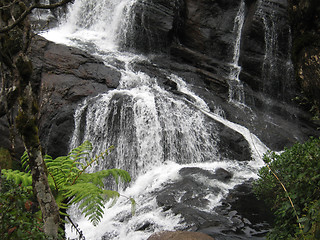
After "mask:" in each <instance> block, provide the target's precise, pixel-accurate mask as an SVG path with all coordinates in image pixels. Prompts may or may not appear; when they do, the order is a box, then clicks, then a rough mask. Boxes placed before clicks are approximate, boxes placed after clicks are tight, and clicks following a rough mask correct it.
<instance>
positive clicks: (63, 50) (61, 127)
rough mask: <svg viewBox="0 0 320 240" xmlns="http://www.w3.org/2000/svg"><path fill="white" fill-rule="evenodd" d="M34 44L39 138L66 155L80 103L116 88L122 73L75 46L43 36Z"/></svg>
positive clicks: (53, 152)
mask: <svg viewBox="0 0 320 240" xmlns="http://www.w3.org/2000/svg"><path fill="white" fill-rule="evenodd" d="M32 43H33V44H32V55H31V59H32V61H33V66H34V75H33V78H34V79H36V81H35V82H34V84H35V86H36V87H38V88H39V89H40V126H39V127H40V128H39V129H40V139H41V141H42V145H43V147H44V149H45V151H46V152H47V153H48V154H50V155H52V156H53V157H56V156H59V155H65V154H67V153H68V150H69V149H68V143H69V141H70V136H71V134H72V131H73V128H74V119H73V114H74V111H75V108H76V106H77V105H78V103H79V102H80V101H82V100H83V99H84V98H86V97H88V96H95V95H97V94H99V93H103V92H107V91H108V90H109V89H113V88H116V87H117V86H118V84H119V81H120V77H121V74H120V72H118V71H117V70H114V69H112V68H110V67H107V66H105V65H104V64H103V62H102V61H101V60H98V59H96V58H94V57H92V56H91V55H89V54H87V53H85V52H83V51H81V50H78V49H76V48H72V47H67V46H63V45H59V44H55V43H52V42H49V41H47V40H45V39H43V38H41V37H36V38H35V39H34V40H33V42H32ZM40 84H41V85H40Z"/></svg>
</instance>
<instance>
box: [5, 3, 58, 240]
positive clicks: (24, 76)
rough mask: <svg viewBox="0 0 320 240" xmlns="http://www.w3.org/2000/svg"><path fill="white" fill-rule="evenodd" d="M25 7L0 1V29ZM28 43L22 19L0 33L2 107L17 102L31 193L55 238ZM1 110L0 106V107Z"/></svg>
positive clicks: (55, 221)
mask: <svg viewBox="0 0 320 240" xmlns="http://www.w3.org/2000/svg"><path fill="white" fill-rule="evenodd" d="M26 9H27V7H26V6H25V4H24V3H23V2H22V1H15V2H13V1H9V0H0V29H4V28H5V27H6V26H10V25H11V24H12V23H13V22H15V21H16V19H18V18H19V16H21V15H22V14H23V13H24V12H25V10H26ZM30 41H31V36H30V24H29V22H28V20H27V18H25V19H24V20H23V21H21V22H20V23H19V24H17V25H16V26H15V27H14V28H13V29H11V30H10V31H8V32H5V33H0V68H1V72H0V75H1V80H2V85H1V103H2V104H1V105H3V107H2V109H4V111H7V112H8V111H9V109H10V107H12V106H13V105H14V104H15V103H16V102H17V101H16V100H18V106H19V113H18V116H17V118H16V126H17V129H18V131H19V133H20V134H21V137H22V140H23V143H24V146H25V149H26V151H27V153H28V155H29V165H30V168H31V173H32V185H33V191H34V194H35V196H36V198H37V200H38V203H39V206H40V209H41V212H42V218H43V222H44V232H45V234H46V235H47V236H48V238H50V239H56V238H57V236H58V227H59V221H60V219H59V208H58V206H57V204H56V201H55V198H54V196H53V194H52V192H51V189H50V187H49V184H48V179H47V172H46V166H45V164H44V161H43V155H42V151H41V145H40V141H39V134H38V127H37V126H38V115H39V109H38V94H37V92H38V91H37V89H33V87H32V70H33V68H32V63H31V61H30V60H29V58H28V51H29V45H30ZM0 110H1V106H0Z"/></svg>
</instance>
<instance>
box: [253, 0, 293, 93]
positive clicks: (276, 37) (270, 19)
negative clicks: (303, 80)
mask: <svg viewBox="0 0 320 240" xmlns="http://www.w3.org/2000/svg"><path fill="white" fill-rule="evenodd" d="M257 9H258V10H257V14H258V16H259V17H260V18H261V19H262V22H263V26H264V33H265V34H264V40H265V55H264V62H263V66H262V78H263V83H264V85H263V91H264V92H273V93H274V95H275V96H276V97H278V98H279V99H285V98H288V99H290V98H291V97H290V96H288V92H287V89H288V86H290V85H291V84H292V81H291V79H292V76H293V66H292V61H291V54H290V50H289V49H291V47H292V46H291V45H292V44H291V42H292V40H291V30H290V26H289V24H288V20H287V19H284V17H283V16H285V14H283V12H285V11H286V5H284V3H283V2H278V1H274V0H260V1H259V5H258V8H257ZM285 42H286V43H287V44H285ZM280 43H282V45H280Z"/></svg>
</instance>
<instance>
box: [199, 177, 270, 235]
mask: <svg viewBox="0 0 320 240" xmlns="http://www.w3.org/2000/svg"><path fill="white" fill-rule="evenodd" d="M215 212H216V213H217V217H216V221H214V222H210V221H208V222H206V223H205V224H203V225H201V226H200V228H199V230H200V231H201V232H204V233H206V234H208V235H210V236H212V237H214V238H216V239H221V240H224V239H228V240H231V239H232V240H233V239H255V240H258V239H261V240H262V239H265V235H266V234H267V233H268V231H269V229H270V228H271V226H270V225H271V223H272V218H273V217H272V215H271V212H270V211H269V210H268V209H267V208H266V206H265V204H264V202H263V201H260V200H257V198H256V196H255V195H254V193H253V192H252V185H251V182H250V181H248V182H245V183H243V184H240V185H237V186H236V187H235V188H234V189H232V190H231V191H230V193H229V194H228V196H227V197H226V199H224V200H222V204H221V206H219V207H216V208H215Z"/></svg>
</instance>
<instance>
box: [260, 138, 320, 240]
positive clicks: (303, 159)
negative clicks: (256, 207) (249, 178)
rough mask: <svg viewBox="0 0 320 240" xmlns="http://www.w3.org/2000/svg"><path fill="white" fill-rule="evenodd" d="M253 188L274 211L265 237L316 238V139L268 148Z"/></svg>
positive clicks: (319, 175) (319, 162)
mask: <svg viewBox="0 0 320 240" xmlns="http://www.w3.org/2000/svg"><path fill="white" fill-rule="evenodd" d="M263 160H264V161H265V163H266V166H264V167H262V168H261V169H260V171H259V176H260V178H259V179H258V180H257V181H256V182H255V183H254V191H255V192H256V194H257V196H258V197H259V198H260V199H264V200H265V202H266V203H267V205H268V206H270V208H271V210H272V211H273V213H274V215H275V222H274V228H273V229H272V231H271V232H270V233H269V235H268V238H269V239H320V208H319V204H320V200H319V199H320V139H313V138H312V139H310V140H309V141H307V142H305V143H304V144H295V145H294V146H292V147H291V148H289V149H285V150H284V152H282V153H281V154H277V153H275V152H269V153H267V154H266V155H265V156H264V159H263Z"/></svg>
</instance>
